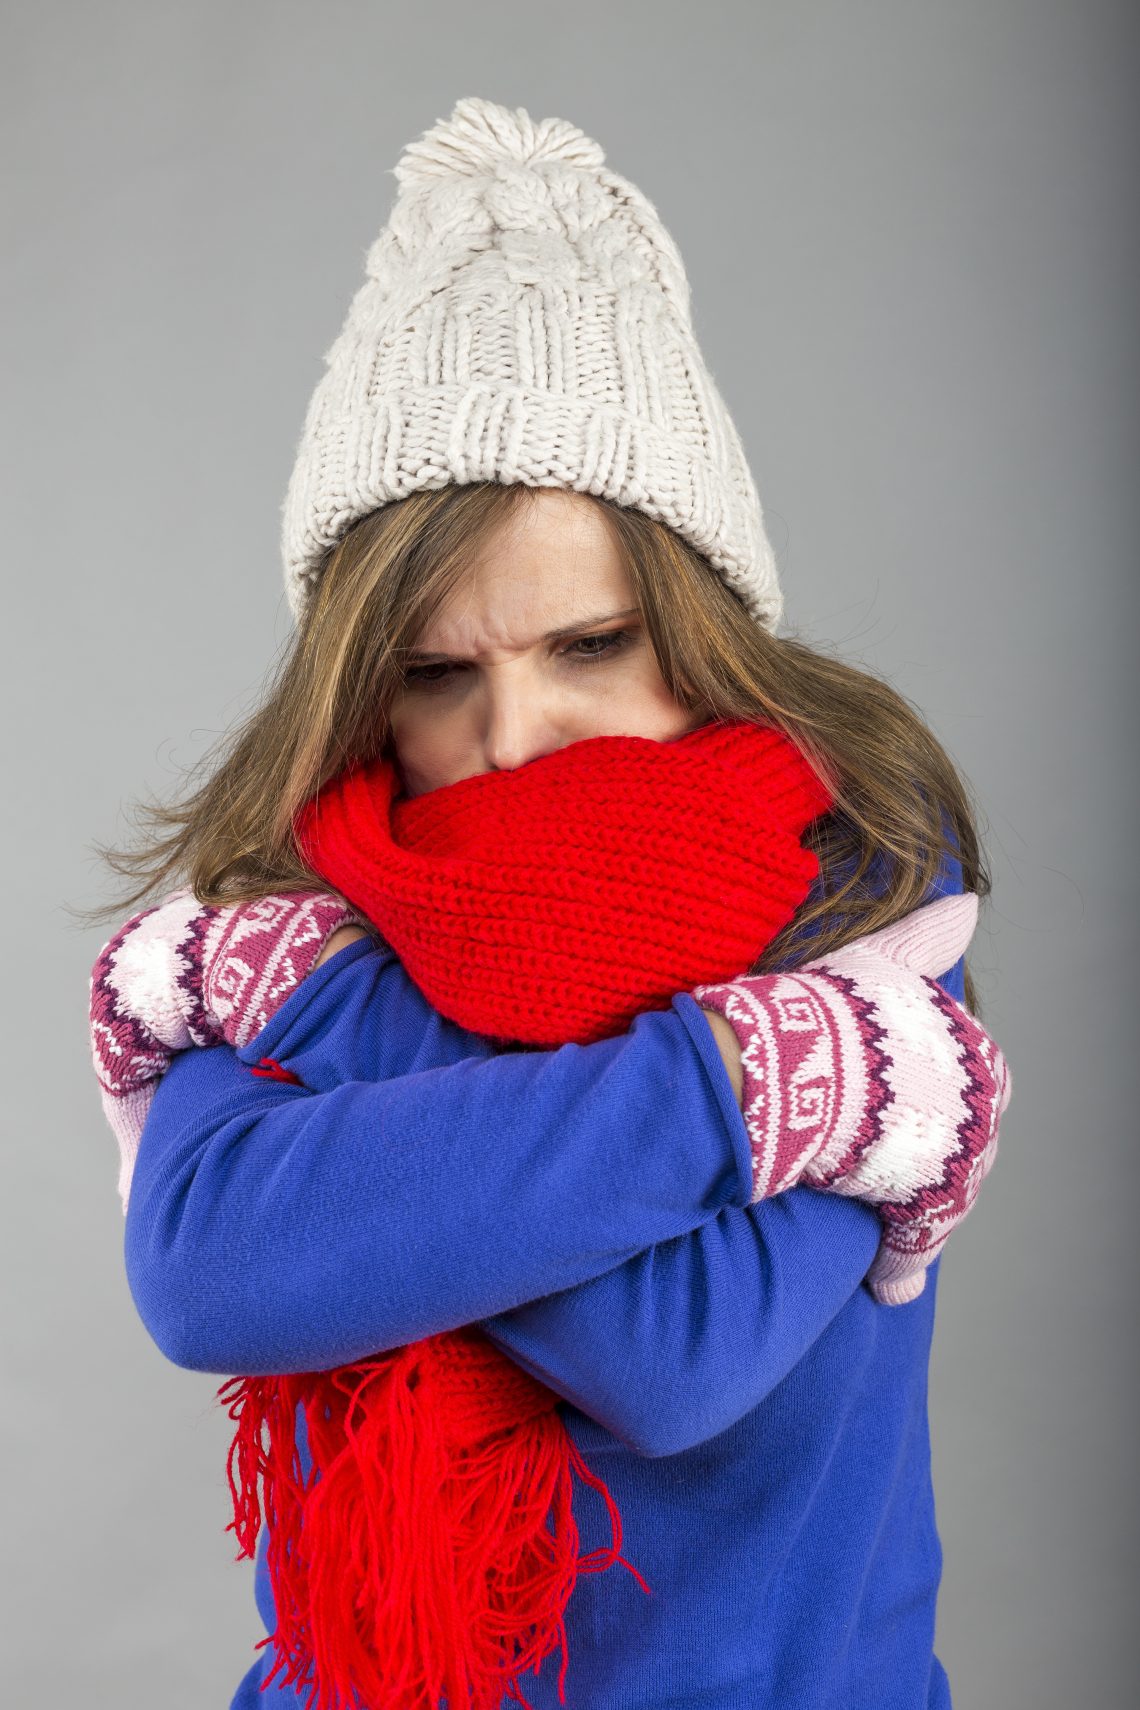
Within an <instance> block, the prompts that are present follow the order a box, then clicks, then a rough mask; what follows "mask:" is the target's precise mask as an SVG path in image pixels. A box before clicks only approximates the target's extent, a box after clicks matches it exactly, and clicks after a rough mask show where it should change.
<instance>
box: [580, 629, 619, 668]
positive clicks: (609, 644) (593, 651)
mask: <svg viewBox="0 0 1140 1710" xmlns="http://www.w3.org/2000/svg"><path fill="white" fill-rule="evenodd" d="M628 640H629V631H628V629H611V630H607V631H606V633H605V634H604V635H583V636H579V638H578V640H577V641H572V642H571V643H570V648H569V649H567V651H568V652H570V651H571V650H572V649H573V648H575V647H586V648H587V651H586V652H585V653H572V654H571V656H572V657H573V658H575V659H578V660H579V661H586V662H588V661H590V660H592V659H604V658H605V657H606V655H607V654H609V653H617V652H619V651H620V649H621V648H623V647H624V646H625V644H626V642H627V641H628ZM592 642H598V643H600V645H599V646H597V647H593V646H591V645H590V644H591V643H592Z"/></svg>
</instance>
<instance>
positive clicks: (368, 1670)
mask: <svg viewBox="0 0 1140 1710" xmlns="http://www.w3.org/2000/svg"><path fill="white" fill-rule="evenodd" d="M457 1360H459V1361H461V1362H462V1363H465V1364H468V1365H473V1364H478V1365H482V1366H483V1367H486V1366H487V1365H488V1363H491V1364H494V1365H498V1364H501V1365H502V1366H503V1367H505V1368H507V1370H508V1371H509V1373H510V1374H512V1378H513V1380H514V1384H515V1392H514V1394H510V1395H508V1396H507V1397H506V1401H507V1403H508V1404H509V1407H508V1406H507V1405H505V1406H504V1408H503V1411H502V1419H503V1423H502V1424H501V1425H500V1426H499V1427H498V1428H491V1429H489V1430H487V1431H486V1432H484V1433H483V1434H482V1435H481V1436H480V1435H479V1434H478V1433H476V1434H475V1436H472V1433H471V1429H470V1419H457V1417H456V1415H455V1413H454V1411H452V1412H451V1413H450V1414H449V1412H448V1410H447V1409H444V1408H441V1406H440V1400H439V1397H440V1391H441V1387H442V1388H444V1389H449V1393H451V1394H454V1393H455V1387H454V1379H455V1376H456V1366H457ZM472 1375H473V1376H475V1375H478V1374H477V1373H476V1372H473V1373H472ZM448 1380H450V1385H449V1381H448ZM509 1388H510V1384H509V1383H508V1389H509ZM217 1393H218V1399H219V1401H220V1402H222V1404H223V1405H225V1406H226V1408H227V1411H228V1413H229V1416H230V1418H231V1419H233V1420H234V1421H235V1422H236V1425H237V1429H236V1431H235V1434H234V1438H233V1442H232V1444H231V1446H230V1452H229V1457H228V1460H227V1476H228V1479H229V1486H230V1493H231V1497H232V1499H233V1513H234V1518H233V1520H232V1522H231V1523H230V1524H229V1525H228V1526H227V1527H226V1528H225V1529H226V1531H227V1532H229V1531H233V1532H234V1533H235V1534H236V1536H237V1539H238V1542H239V1543H240V1545H241V1551H240V1554H239V1556H238V1557H237V1558H236V1559H238V1560H241V1559H242V1558H243V1557H249V1556H253V1555H254V1554H255V1551H256V1544H257V1535H258V1530H259V1527H260V1524H261V1518H262V1509H261V1505H259V1501H258V1482H259V1480H260V1482H261V1484H262V1485H263V1489H264V1496H263V1506H264V1517H265V1523H266V1525H267V1526H268V1527H269V1544H268V1549H267V1565H268V1569H269V1576H270V1581H271V1584H272V1588H273V1598H274V1604H275V1608H276V1613H277V1625H276V1629H275V1631H274V1632H273V1633H272V1634H270V1635H269V1636H268V1637H267V1638H265V1639H263V1640H261V1646H265V1645H268V1644H272V1645H273V1646H274V1648H275V1652H276V1658H275V1661H274V1665H273V1669H272V1671H271V1673H270V1674H269V1676H268V1679H267V1680H266V1681H265V1683H264V1685H265V1686H268V1684H269V1681H271V1680H273V1679H274V1678H275V1677H276V1675H277V1674H278V1672H279V1671H280V1670H282V1669H284V1670H285V1675H284V1679H283V1680H282V1681H281V1683H280V1684H281V1685H282V1686H287V1685H294V1684H298V1685H299V1686H300V1687H301V1688H302V1689H303V1688H304V1687H305V1686H307V1685H309V1686H310V1687H311V1690H310V1692H309V1697H308V1699H307V1700H306V1705H307V1710H438V1706H439V1703H440V1699H441V1697H442V1696H443V1695H444V1694H446V1702H447V1705H448V1706H449V1710H450V1707H454V1710H460V1707H462V1710H499V1706H500V1705H501V1703H502V1700H503V1697H504V1695H506V1696H509V1697H511V1698H513V1699H516V1700H517V1701H518V1702H519V1703H521V1704H523V1705H524V1706H527V1710H530V1707H529V1705H527V1700H526V1699H525V1698H524V1697H523V1694H522V1692H521V1690H520V1689H519V1687H518V1683H517V1676H519V1675H520V1674H522V1673H524V1672H526V1670H528V1669H533V1670H534V1672H535V1674H536V1675H537V1673H538V1670H539V1667H540V1665H541V1663H542V1661H543V1659H544V1658H545V1657H546V1656H547V1655H548V1654H549V1653H550V1652H551V1651H553V1650H554V1649H555V1648H556V1647H558V1646H561V1649H562V1663H561V1668H560V1671H559V1677H558V1695H559V1700H560V1702H562V1703H564V1702H565V1677H566V1667H567V1663H568V1660H569V1658H568V1653H567V1647H566V1631H565V1625H564V1621H563V1616H564V1612H565V1609H566V1605H567V1603H568V1601H569V1599H570V1596H571V1593H572V1592H573V1589H574V1585H575V1583H576V1580H577V1575H578V1574H579V1573H597V1572H601V1571H603V1570H604V1569H606V1568H608V1567H611V1566H613V1565H614V1564H615V1563H616V1562H620V1563H621V1565H622V1566H623V1567H626V1568H628V1569H629V1571H630V1573H632V1574H633V1576H634V1578H635V1579H636V1580H637V1581H638V1583H639V1584H640V1586H641V1588H642V1590H643V1591H645V1592H646V1593H649V1586H648V1585H647V1584H646V1583H645V1580H644V1579H643V1578H642V1576H641V1575H640V1574H639V1573H638V1571H637V1569H636V1568H635V1567H633V1566H632V1565H631V1564H630V1563H629V1562H627V1561H626V1560H625V1558H624V1557H623V1556H622V1555H621V1554H620V1547H621V1536H622V1528H621V1518H620V1515H619V1513H618V1510H617V1505H616V1503H615V1502H614V1499H613V1497H612V1496H611V1494H610V1492H609V1490H608V1489H607V1488H606V1486H605V1484H604V1483H603V1481H602V1480H601V1479H600V1478H598V1477H597V1476H596V1475H595V1474H594V1473H592V1472H591V1471H590V1469H589V1468H588V1467H587V1466H586V1464H585V1462H584V1461H583V1460H582V1457H581V1455H580V1454H579V1452H578V1450H577V1448H576V1447H575V1445H574V1443H573V1442H572V1441H571V1438H570V1435H569V1432H568V1431H567V1430H566V1428H565V1425H564V1424H563V1422H562V1420H561V1419H560V1418H559V1416H558V1414H557V1413H556V1412H555V1411H554V1408H555V1406H556V1404H557V1397H556V1396H555V1395H554V1394H553V1393H552V1392H551V1391H550V1390H548V1389H547V1388H546V1387H545V1386H544V1385H541V1384H539V1383H538V1382H537V1381H536V1380H534V1379H532V1378H530V1377H529V1375H528V1374H526V1373H524V1372H522V1371H521V1369H520V1368H518V1367H516V1366H514V1365H513V1363H512V1362H510V1361H508V1360H507V1359H506V1357H505V1356H504V1355H501V1354H500V1353H499V1351H498V1350H497V1349H496V1348H494V1346H493V1345H492V1344H491V1343H489V1342H488V1341H487V1339H486V1338H485V1337H483V1336H482V1335H481V1334H479V1335H477V1337H476V1338H472V1337H471V1336H470V1335H466V1336H465V1335H464V1334H463V1333H462V1332H455V1333H453V1334H451V1335H443V1336H436V1337H432V1338H430V1339H429V1340H427V1341H423V1342H418V1343H413V1344H411V1345H410V1346H408V1347H406V1348H401V1349H397V1350H394V1351H393V1352H391V1353H387V1354H383V1355H379V1356H377V1357H375V1358H373V1359H368V1360H363V1361H359V1362H356V1363H354V1364H352V1365H347V1366H341V1367H338V1368H337V1369H336V1370H334V1371H328V1372H310V1373H301V1374H286V1375H285V1376H281V1377H240V1378H231V1379H230V1380H229V1381H228V1382H227V1383H225V1384H223V1385H222V1386H221V1387H220V1389H219V1390H218V1392H217ZM520 1394H522V1395H525V1396H526V1399H525V1400H524V1401H523V1402H522V1405H521V1407H520ZM472 1401H473V1404H474V1405H480V1404H482V1405H483V1406H485V1401H486V1391H485V1386H484V1387H483V1389H481V1390H480V1389H478V1387H476V1390H475V1393H474V1394H473V1396H472ZM298 1406H301V1407H302V1408H303V1409H304V1417H305V1424H306V1433H307V1437H308V1442H309V1447H310V1452H311V1458H312V1467H311V1471H310V1474H309V1477H308V1479H307V1480H306V1479H305V1478H304V1475H303V1469H302V1464H301V1459H300V1452H299V1448H298V1444H297V1433H296V1426H297V1407H298ZM520 1413H521V1415H522V1417H520V1416H519V1415H520ZM263 1433H264V1434H265V1435H267V1437H268V1447H266V1446H265V1443H264V1441H263ZM235 1463H236V1469H237V1477H236V1479H235V1476H234V1471H235ZM573 1473H576V1474H577V1475H578V1477H579V1478H580V1479H581V1480H582V1481H583V1482H584V1483H585V1484H587V1485H589V1486H590V1487H592V1488H593V1489H594V1490H597V1491H598V1492H599V1493H600V1494H601V1495H602V1496H603V1498H604V1500H605V1502H606V1507H607V1510H608V1513H609V1517H610V1524H611V1529H612V1532H613V1542H612V1544H611V1545H609V1546H607V1547H605V1548H602V1549H598V1550H594V1551H591V1552H590V1553H588V1554H586V1555H583V1556H579V1555H578V1529H577V1526H576V1524H575V1521H574V1518H573V1514H572V1497H573V1488H572V1474H573ZM548 1518H551V1519H552V1520H553V1532H551V1531H549V1530H548V1529H547V1520H548ZM259 1648H260V1647H259ZM310 1671H312V1675H313V1678H312V1680H311V1682H310V1680H309V1678H308V1677H309V1674H310Z"/></svg>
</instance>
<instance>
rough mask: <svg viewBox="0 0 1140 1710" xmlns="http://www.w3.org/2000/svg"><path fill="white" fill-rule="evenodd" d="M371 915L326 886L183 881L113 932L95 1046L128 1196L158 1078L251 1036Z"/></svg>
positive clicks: (97, 1004) (94, 977)
mask: <svg viewBox="0 0 1140 1710" xmlns="http://www.w3.org/2000/svg"><path fill="white" fill-rule="evenodd" d="M361 919H362V917H361V916H360V914H359V913H358V912H357V911H356V910H354V909H352V908H350V907H349V906H348V904H347V903H345V901H344V900H343V898H341V897H339V896H336V895H334V894H333V893H331V892H328V891H283V892H280V893H278V894H276V895H273V896H268V897H259V898H257V899H256V900H255V901H253V902H239V903H227V904H221V905H212V904H206V903H200V902H198V901H197V899H196V898H195V896H194V894H193V892H192V891H191V890H190V889H189V887H183V888H182V889H179V890H176V891H172V892H171V893H170V894H169V895H168V896H166V897H164V898H163V900H162V902H160V903H158V904H156V905H154V906H152V907H150V908H145V909H140V910H139V911H138V912H137V913H136V914H133V915H131V916H130V917H129V919H127V920H126V921H124V922H123V924H122V926H120V927H119V929H118V931H117V932H116V933H115V934H114V936H113V937H112V938H110V939H108V941H107V943H106V944H104V946H103V948H102V950H100V952H99V955H98V957H97V958H96V961H95V965H94V967H93V968H92V970H91V981H90V998H91V1000H90V1011H89V1018H90V1035H91V1055H92V1061H93V1062H94V1065H95V1073H96V1075H97V1077H98V1080H99V1087H100V1093H101V1096H102V1100H103V1108H104V1111H105V1112H106V1115H107V1119H108V1121H109V1122H110V1124H111V1127H112V1128H113V1129H114V1130H115V1134H116V1137H117V1138H118V1141H119V1151H120V1157H121V1169H120V1174H119V1194H120V1197H121V1198H122V1199H123V1202H124V1206H125V1203H126V1193H127V1189H128V1187H129V1184H130V1177H131V1173H132V1171H133V1168H134V1160H135V1156H136V1154H137V1152H138V1143H139V1137H140V1136H141V1134H142V1129H143V1123H144V1122H145V1121H146V1113H147V1110H148V1109H149V1107H150V1101H151V1099H152V1097H153V1096H154V1087H155V1083H156V1081H157V1080H158V1078H159V1076H160V1075H162V1074H163V1073H164V1072H165V1070H166V1068H167V1067H168V1065H169V1063H170V1061H171V1059H172V1057H173V1056H174V1055H175V1053H176V1052H178V1051H184V1050H186V1049H187V1048H188V1047H190V1046H191V1045H217V1044H219V1043H222V1042H225V1043H226V1044H228V1045H233V1046H235V1047H236V1046H240V1045H246V1044H248V1043H249V1041H250V1040H251V1039H254V1038H256V1036H257V1034H258V1033H260V1032H261V1030H262V1028H263V1027H264V1026H265V1025H266V1023H267V1022H268V1021H269V1019H270V1017H271V1016H272V1015H273V1014H274V1013H275V1012H276V1011H277V1010H278V1009H279V1008H280V1007H281V1005H282V1004H283V1003H284V1001H285V999H286V998H287V997H288V996H289V994H290V993H291V992H293V991H295V990H296V988H297V986H298V985H299V984H300V983H301V981H302V980H303V979H304V978H305V976H306V974H309V973H311V972H312V970H313V969H314V968H315V967H316V966H317V964H318V963H319V962H320V961H321V960H322V956H323V952H324V950H325V948H326V947H327V945H328V944H329V942H330V940H331V939H332V937H333V935H334V934H336V933H338V932H339V929H340V928H341V927H342V926H344V925H345V924H346V923H347V922H356V923H358V922H360V921H361ZM362 930H363V928H362ZM338 948H340V946H339V945H338Z"/></svg>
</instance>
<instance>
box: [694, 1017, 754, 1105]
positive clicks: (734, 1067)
mask: <svg viewBox="0 0 1140 1710" xmlns="http://www.w3.org/2000/svg"><path fill="white" fill-rule="evenodd" d="M702 1010H703V1013H704V1015H705V1017H706V1018H707V1020H708V1024H709V1026H710V1028H711V1029H712V1036H713V1038H714V1039H715V1040H716V1042H717V1046H718V1048H719V1050H720V1054H721V1056H722V1057H723V1059H724V1066H725V1068H726V1069H727V1070H728V1078H729V1080H730V1081H731V1082H732V1090H733V1092H734V1093H735V1094H736V1102H737V1104H738V1105H739V1106H740V1107H741V1109H742V1110H743V1108H744V1065H743V1063H742V1062H741V1060H740V1041H739V1039H738V1038H737V1037H736V1031H735V1029H734V1028H733V1026H732V1023H731V1022H729V1021H726V1020H725V1018H724V1016H723V1015H721V1013H720V1011H719V1010H716V1009H704V1006H703V1005H702Z"/></svg>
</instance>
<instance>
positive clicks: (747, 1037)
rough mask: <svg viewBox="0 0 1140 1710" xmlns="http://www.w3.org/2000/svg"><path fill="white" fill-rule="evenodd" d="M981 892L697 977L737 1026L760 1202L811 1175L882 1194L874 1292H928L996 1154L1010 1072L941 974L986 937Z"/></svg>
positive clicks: (870, 1278) (848, 1189) (832, 1188)
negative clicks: (823, 945)
mask: <svg viewBox="0 0 1140 1710" xmlns="http://www.w3.org/2000/svg"><path fill="white" fill-rule="evenodd" d="M977 911H978V899H977V897H976V896H974V895H973V894H972V893H967V894H966V895H962V896H952V897H943V898H940V899H939V900H938V901H937V902H933V903H928V904H927V905H926V906H925V907H923V908H920V909H916V910H914V912H913V913H912V914H909V915H907V916H906V917H905V919H903V920H901V921H896V922H895V923H894V924H893V925H891V926H888V927H884V928H883V929H882V930H881V931H879V932H874V933H871V934H869V935H868V936H867V937H865V938H860V939H856V940H855V941H854V942H853V943H851V944H847V945H844V946H843V948H842V949H840V950H836V951H833V952H831V953H829V954H828V955H825V956H822V957H819V958H817V959H815V960H814V961H811V962H808V963H806V964H805V965H804V966H803V967H800V968H796V969H794V970H790V971H788V972H786V973H776V974H761V975H753V976H746V977H743V978H741V979H739V980H733V981H729V982H726V983H724V984H720V985H715V986H698V987H696V988H695V989H694V991H693V994H692V995H693V997H694V998H695V999H696V1001H697V1002H698V1003H699V1004H701V1006H702V1008H712V1009H714V1010H715V1011H716V1012H717V1013H718V1014H719V1015H721V1016H722V1017H723V1018H724V1019H725V1020H726V1021H727V1022H728V1023H729V1025H730V1026H731V1027H732V1029H733V1032H734V1033H735V1035H736V1038H737V1041H738V1044H739V1047H740V1053H741V1071H742V1083H743V1085H742V1095H741V1108H742V1111H743V1114H744V1119H745V1123H746V1125H747V1127H748V1132H749V1138H750V1139H751V1142H752V1157H753V1195H752V1197H753V1200H754V1201H755V1200H760V1199H764V1198H767V1197H769V1196H771V1195H773V1194H777V1193H780V1192H782V1191H783V1190H784V1189H785V1188H788V1187H791V1186H794V1185H795V1184H797V1183H803V1184H805V1185H807V1186H811V1187H817V1188H820V1189H822V1190H823V1191H825V1192H830V1193H839V1194H843V1195H846V1196H847V1197H851V1198H857V1199H863V1200H866V1201H868V1202H869V1203H871V1204H872V1205H874V1206H875V1209H876V1210H877V1212H878V1214H879V1217H880V1220H881V1221H882V1224H883V1240H882V1244H881V1246H880V1248H879V1252H878V1254H877V1255H876V1257H875V1262H874V1264H873V1265H872V1267H871V1269H870V1271H869V1272H868V1274H867V1278H866V1281H867V1284H868V1286H869V1288H870V1289H871V1292H872V1293H873V1294H874V1295H875V1298H876V1299H877V1300H880V1301H882V1302H884V1303H886V1304H890V1305H901V1304H902V1303H903V1302H905V1301H908V1300H913V1299H914V1298H915V1297H916V1296H917V1295H919V1294H921V1292H922V1289H923V1287H924V1285H925V1281H926V1270H927V1267H928V1266H929V1265H930V1264H931V1263H932V1262H933V1260H934V1259H935V1258H937V1256H938V1254H939V1253H940V1251H941V1250H942V1247H943V1246H944V1245H945V1242H946V1240H947V1238H948V1237H949V1235H950V1233H951V1231H952V1230H953V1229H954V1228H956V1227H957V1225H958V1224H959V1223H960V1222H961V1221H962V1219H963V1218H964V1217H965V1216H966V1214H967V1212H968V1211H969V1209H970V1207H971V1206H972V1205H973V1203H974V1200H975V1199H976V1197H977V1194H978V1190H979V1188H980V1187H981V1184H982V1181H983V1180H984V1178H985V1176H986V1175H987V1174H988V1173H989V1171H990V1169H991V1168H992V1165H993V1162H994V1159H995V1157H996V1155H997V1145H998V1125H999V1122H1000V1119H1001V1115H1002V1112H1003V1111H1004V1110H1005V1108H1006V1106H1007V1105H1008V1103H1009V1099H1010V1093H1011V1090H1012V1080H1011V1076H1010V1072H1009V1067H1008V1065H1007V1063H1006V1060H1005V1057H1004V1056H1003V1054H1002V1052H1001V1051H1000V1050H999V1049H998V1047H997V1045H996V1044H995V1043H994V1041H993V1039H992V1038H991V1037H990V1035H989V1034H988V1033H987V1032H986V1031H985V1029H984V1028H983V1027H982V1026H981V1024H980V1023H979V1022H978V1021H976V1020H975V1019H974V1018H973V1016H971V1015H970V1014H969V1012H968V1011H967V1010H966V1009H965V1007H964V1006H963V1005H962V1004H960V1003H958V1002H957V1001H956V999H954V998H952V997H950V996H949V994H948V993H947V992H945V991H944V990H943V989H942V987H941V986H940V985H939V984H938V983H937V981H936V980H935V979H934V978H933V975H934V974H936V973H938V972H941V971H942V970H943V969H945V968H948V967H950V966H952V965H953V963H954V962H956V961H957V959H958V957H959V956H960V955H961V954H962V953H963V951H964V950H965V948H966V946H967V945H968V943H969V941H970V938H971V937H972V936H973V931H974V927H975V925H976V923H977Z"/></svg>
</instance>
